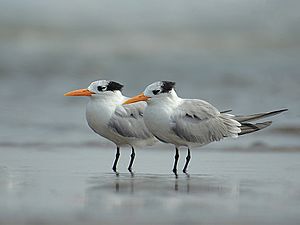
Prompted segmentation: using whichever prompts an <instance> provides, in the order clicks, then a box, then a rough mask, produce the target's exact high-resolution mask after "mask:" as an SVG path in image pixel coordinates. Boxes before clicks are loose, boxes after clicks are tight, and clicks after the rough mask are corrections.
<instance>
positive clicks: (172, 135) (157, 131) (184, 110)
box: [124, 81, 287, 176]
mask: <svg viewBox="0 0 300 225" xmlns="http://www.w3.org/2000/svg"><path fill="white" fill-rule="evenodd" d="M174 88H175V82H172V81H158V82H154V83H152V84H150V85H149V86H147V87H146V89H145V90H144V92H143V93H141V94H139V95H137V96H135V97H132V98H130V99H128V100H127V101H125V102H124V104H125V105H127V104H131V103H135V104H136V102H140V101H146V102H147V107H146V109H145V112H144V121H145V124H146V126H147V128H148V129H149V130H150V132H151V133H152V134H153V135H154V136H155V137H156V138H157V139H158V140H160V141H162V142H164V143H171V144H173V145H174V146H175V162H174V167H173V173H174V174H175V175H176V176H177V163H178V159H179V150H178V148H179V147H181V146H185V147H187V156H186V161H185V165H184V168H183V172H184V173H185V174H187V168H188V164H189V162H190V160H191V152H190V149H191V148H192V147H197V146H203V145H206V144H209V143H211V142H214V141H220V140H221V139H223V138H229V137H232V138H236V137H238V136H240V135H244V134H248V133H252V132H255V131H258V130H261V129H264V128H266V127H268V126H270V125H271V123H272V121H266V122H261V123H250V122H252V121H255V120H258V119H261V118H265V117H268V116H273V115H276V114H279V113H281V112H284V111H287V109H282V110H276V111H272V112H267V113H258V114H253V115H246V116H240V115H232V114H229V113H228V112H230V111H231V110H229V111H224V112H220V111H219V110H218V109H217V108H215V107H214V106H213V105H211V104H210V103H208V102H206V101H203V100H199V99H182V98H180V97H178V96H177V94H176V92H175V90H174Z"/></svg>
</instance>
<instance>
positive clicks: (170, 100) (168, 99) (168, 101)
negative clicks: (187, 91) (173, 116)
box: [148, 90, 181, 106]
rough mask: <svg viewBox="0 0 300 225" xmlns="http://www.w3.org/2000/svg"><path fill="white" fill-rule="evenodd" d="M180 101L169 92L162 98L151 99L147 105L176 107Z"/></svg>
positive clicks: (174, 94)
mask: <svg viewBox="0 0 300 225" xmlns="http://www.w3.org/2000/svg"><path fill="white" fill-rule="evenodd" d="M180 101H181V98H180V97H178V96H177V94H176V92H175V91H174V90H171V91H170V92H169V93H167V94H166V95H164V96H161V97H159V98H155V99H154V98H153V99H151V100H150V101H149V102H148V104H149V105H156V104H164V105H173V106H176V105H177V104H178V103H179V102H180Z"/></svg>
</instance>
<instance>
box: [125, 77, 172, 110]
mask: <svg viewBox="0 0 300 225" xmlns="http://www.w3.org/2000/svg"><path fill="white" fill-rule="evenodd" d="M174 88H175V82H172V81H157V82H154V83H152V84H150V85H148V86H147V87H146V89H145V91H144V92H143V93H141V94H139V95H137V96H135V97H132V98H130V99H128V100H127V101H126V102H124V104H130V103H134V102H139V101H147V102H152V101H155V100H158V99H165V98H172V97H174V96H175V97H177V95H176V92H175V90H174Z"/></svg>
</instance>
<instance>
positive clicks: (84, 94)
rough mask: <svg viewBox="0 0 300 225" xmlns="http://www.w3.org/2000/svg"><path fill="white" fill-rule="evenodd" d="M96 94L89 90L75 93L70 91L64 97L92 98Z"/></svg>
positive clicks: (79, 90) (80, 90)
mask: <svg viewBox="0 0 300 225" xmlns="http://www.w3.org/2000/svg"><path fill="white" fill-rule="evenodd" d="M92 94H95V93H94V92H91V91H89V90H88V89H78V90H75V91H70V92H68V93H65V94H64V96H92Z"/></svg>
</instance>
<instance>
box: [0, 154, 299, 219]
mask: <svg viewBox="0 0 300 225" xmlns="http://www.w3.org/2000/svg"><path fill="white" fill-rule="evenodd" d="M137 153H138V154H137V160H136V164H135V166H134V168H135V171H136V173H135V175H134V176H131V175H130V174H129V173H127V171H126V165H127V163H128V161H129V154H130V151H129V150H127V149H126V150H124V151H122V154H121V160H120V163H119V170H120V172H121V173H120V175H119V176H116V175H115V174H113V173H111V172H110V166H111V165H110V164H111V162H112V159H113V155H114V153H113V151H112V150H111V149H109V150H108V149H103V148H102V149H101V148H100V149H93V148H92V149H90V148H85V149H81V150H79V149H77V150H74V149H68V148H64V149H63V148H62V149H59V148H58V149H53V150H52V151H48V150H43V149H39V148H36V149H27V150H26V151H25V150H24V149H21V148H20V149H17V150H16V149H14V150H12V149H1V150H0V154H1V159H0V198H1V201H0V223H1V224H82V223H84V224H157V223H159V224H174V223H176V224H232V223H234V224H299V221H300V214H299V204H300V181H299V177H298V175H299V170H300V163H299V162H300V154H299V153H257V152H256V153H239V152H218V151H215V152H210V151H205V150H203V151H193V158H192V162H191V167H190V176H189V177H187V176H186V175H184V174H180V175H179V177H178V179H176V178H175V177H174V176H173V175H172V173H171V172H170V168H171V167H172V163H173V151H171V150H170V149H161V150H150V149H149V150H140V151H138V152H137ZM181 155H182V157H181V161H180V167H182V164H183V161H184V160H183V159H184V157H183V156H184V155H185V152H184V151H181Z"/></svg>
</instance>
